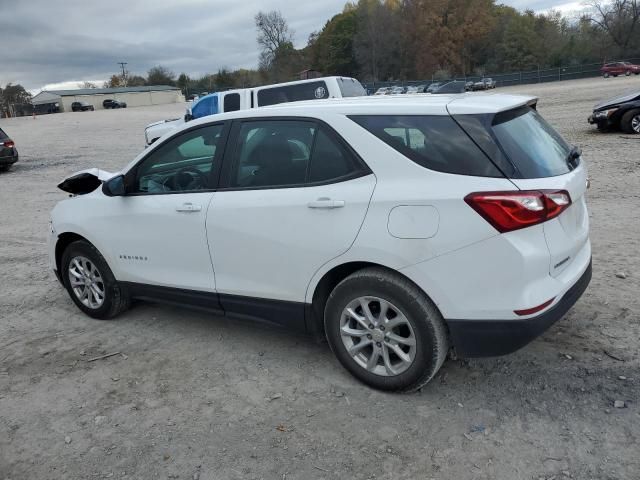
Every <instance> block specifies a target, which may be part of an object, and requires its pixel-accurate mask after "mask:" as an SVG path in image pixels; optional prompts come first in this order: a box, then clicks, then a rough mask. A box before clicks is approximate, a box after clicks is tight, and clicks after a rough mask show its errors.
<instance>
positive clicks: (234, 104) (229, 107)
mask: <svg viewBox="0 0 640 480" xmlns="http://www.w3.org/2000/svg"><path fill="white" fill-rule="evenodd" d="M238 110H240V94H239V93H230V94H229V95H225V96H224V111H225V112H236V111H238Z"/></svg>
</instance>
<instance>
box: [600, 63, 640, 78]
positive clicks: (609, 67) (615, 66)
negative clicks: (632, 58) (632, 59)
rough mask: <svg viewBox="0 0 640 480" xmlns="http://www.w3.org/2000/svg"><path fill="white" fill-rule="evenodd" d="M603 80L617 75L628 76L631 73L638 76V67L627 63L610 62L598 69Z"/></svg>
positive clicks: (639, 70) (639, 72) (639, 71)
mask: <svg viewBox="0 0 640 480" xmlns="http://www.w3.org/2000/svg"><path fill="white" fill-rule="evenodd" d="M600 72H602V76H603V77H604V78H609V77H617V76H618V75H626V76H629V75H631V74H632V73H633V74H635V75H640V65H635V64H633V63H629V62H612V63H605V64H604V65H603V66H602V68H601V69H600Z"/></svg>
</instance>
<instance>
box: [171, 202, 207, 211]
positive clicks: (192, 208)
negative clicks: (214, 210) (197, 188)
mask: <svg viewBox="0 0 640 480" xmlns="http://www.w3.org/2000/svg"><path fill="white" fill-rule="evenodd" d="M200 210H202V207H201V206H200V205H194V204H193V203H183V204H182V205H180V206H179V207H176V212H182V213H193V212H199V211H200Z"/></svg>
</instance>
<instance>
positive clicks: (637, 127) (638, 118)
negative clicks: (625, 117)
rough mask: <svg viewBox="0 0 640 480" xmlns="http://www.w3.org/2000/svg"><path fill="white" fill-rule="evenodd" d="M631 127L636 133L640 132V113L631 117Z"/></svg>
mask: <svg viewBox="0 0 640 480" xmlns="http://www.w3.org/2000/svg"><path fill="white" fill-rule="evenodd" d="M631 129H632V130H633V131H634V132H636V133H640V113H639V114H637V115H635V116H634V117H633V118H632V119H631Z"/></svg>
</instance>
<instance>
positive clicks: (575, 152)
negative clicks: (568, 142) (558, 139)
mask: <svg viewBox="0 0 640 480" xmlns="http://www.w3.org/2000/svg"><path fill="white" fill-rule="evenodd" d="M580 155H582V149H581V148H580V147H577V146H575V145H574V146H573V147H571V150H569V153H568V154H567V159H566V161H567V165H568V166H569V170H573V169H574V168H576V167H577V166H578V162H577V161H576V160H578V159H579V158H580Z"/></svg>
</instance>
